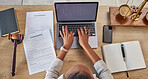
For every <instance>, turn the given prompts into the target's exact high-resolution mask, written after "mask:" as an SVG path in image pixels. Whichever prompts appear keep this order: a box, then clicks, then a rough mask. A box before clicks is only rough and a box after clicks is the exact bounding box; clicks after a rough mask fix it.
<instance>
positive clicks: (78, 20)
mask: <svg viewBox="0 0 148 79" xmlns="http://www.w3.org/2000/svg"><path fill="white" fill-rule="evenodd" d="M54 5H55V12H56V19H57V28H56V30H57V31H56V48H57V49H59V48H61V47H62V45H63V39H62V37H61V36H60V30H62V26H64V27H66V26H67V27H68V32H70V31H73V32H74V33H75V34H74V41H73V44H72V46H71V48H81V46H80V45H79V43H78V33H77V29H80V28H83V27H84V26H85V27H86V28H87V30H88V29H89V30H90V35H89V44H90V46H91V47H92V48H98V41H97V28H96V17H97V11H98V2H58V3H55V4H54Z"/></svg>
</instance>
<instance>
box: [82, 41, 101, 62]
mask: <svg viewBox="0 0 148 79" xmlns="http://www.w3.org/2000/svg"><path fill="white" fill-rule="evenodd" d="M83 49H84V50H85V51H86V53H87V55H88V56H89V57H90V59H91V60H92V62H93V63H94V64H95V63H96V62H97V61H99V60H101V58H100V57H99V56H98V55H97V54H96V53H95V51H94V50H93V49H92V48H91V47H90V45H89V44H87V45H85V46H84V47H83Z"/></svg>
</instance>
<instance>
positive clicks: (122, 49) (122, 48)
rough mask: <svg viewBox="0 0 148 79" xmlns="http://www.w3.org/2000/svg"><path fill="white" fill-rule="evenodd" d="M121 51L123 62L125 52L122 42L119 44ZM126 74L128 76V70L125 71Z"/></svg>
mask: <svg viewBox="0 0 148 79" xmlns="http://www.w3.org/2000/svg"><path fill="white" fill-rule="evenodd" d="M121 51H122V55H123V59H124V62H125V61H126V60H125V52H124V45H123V44H121ZM126 76H127V77H128V78H129V75H128V71H126Z"/></svg>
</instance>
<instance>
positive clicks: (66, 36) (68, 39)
mask: <svg viewBox="0 0 148 79" xmlns="http://www.w3.org/2000/svg"><path fill="white" fill-rule="evenodd" d="M62 31H63V34H62ZM62 31H60V35H61V37H62V38H63V43H64V45H63V47H64V48H65V49H67V50H69V49H70V47H71V45H72V43H73V39H74V33H73V32H72V31H71V32H70V33H68V29H67V26H66V29H64V26H62Z"/></svg>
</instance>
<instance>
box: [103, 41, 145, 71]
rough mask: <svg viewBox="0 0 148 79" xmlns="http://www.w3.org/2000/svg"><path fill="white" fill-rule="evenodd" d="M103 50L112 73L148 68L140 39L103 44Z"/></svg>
mask: <svg viewBox="0 0 148 79" xmlns="http://www.w3.org/2000/svg"><path fill="white" fill-rule="evenodd" d="M102 51H103V57H104V61H105V63H106V65H107V67H108V68H109V69H110V71H111V73H116V72H122V71H129V70H135V69H142V68H146V64H145V61H144V57H143V53H142V50H141V46H140V42H139V41H130V42H122V43H114V44H109V45H103V46H102Z"/></svg>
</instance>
